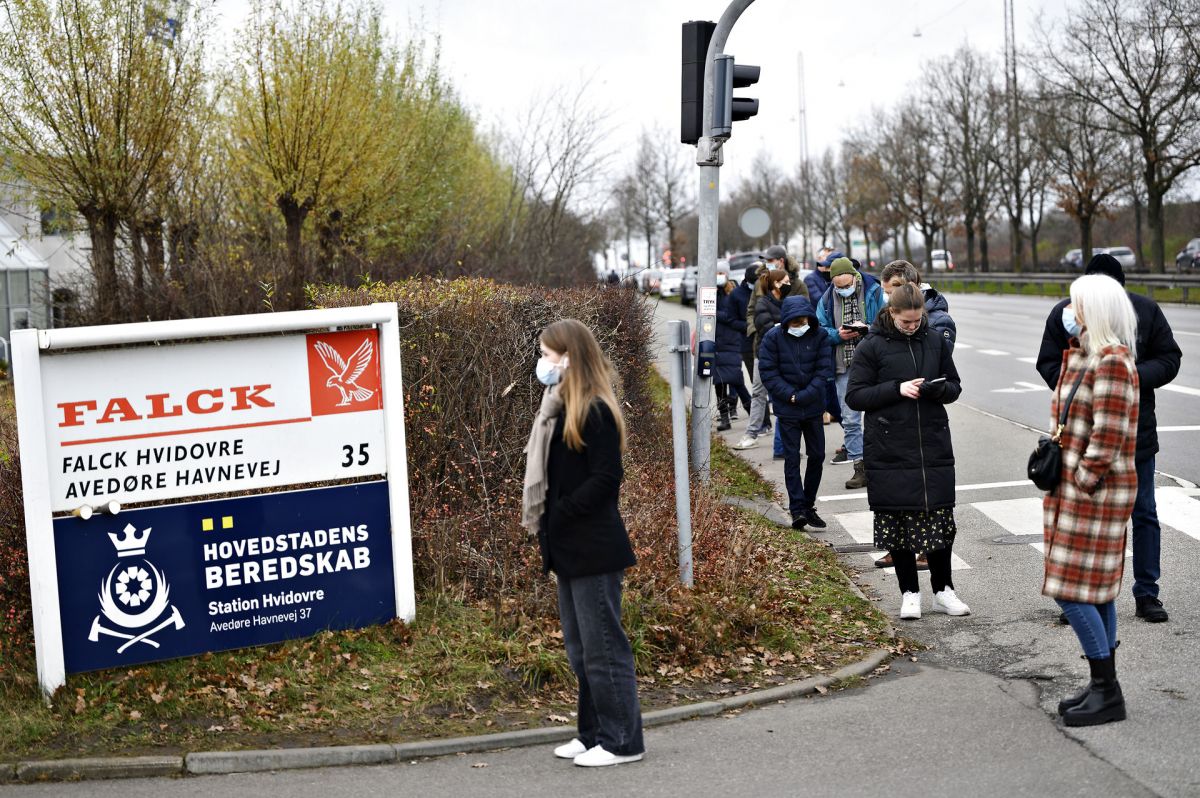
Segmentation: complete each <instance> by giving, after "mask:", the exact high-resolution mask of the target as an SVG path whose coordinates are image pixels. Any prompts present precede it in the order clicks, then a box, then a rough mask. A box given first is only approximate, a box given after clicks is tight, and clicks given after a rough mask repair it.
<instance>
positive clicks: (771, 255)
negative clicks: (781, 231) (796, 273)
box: [763, 244, 787, 260]
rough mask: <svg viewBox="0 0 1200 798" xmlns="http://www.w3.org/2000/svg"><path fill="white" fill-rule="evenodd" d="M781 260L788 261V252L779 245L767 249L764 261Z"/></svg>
mask: <svg viewBox="0 0 1200 798" xmlns="http://www.w3.org/2000/svg"><path fill="white" fill-rule="evenodd" d="M779 258H783V259H784V260H786V259H787V250H786V249H784V248H783V247H781V246H780V245H779V244H772V245H771V246H769V247H767V251H766V254H764V255H763V260H777V259H779Z"/></svg>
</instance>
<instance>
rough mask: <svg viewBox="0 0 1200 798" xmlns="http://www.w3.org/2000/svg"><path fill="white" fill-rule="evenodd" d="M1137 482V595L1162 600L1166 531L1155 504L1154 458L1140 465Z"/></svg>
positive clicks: (1134, 534) (1135, 577) (1134, 538)
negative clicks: (1161, 560)
mask: <svg viewBox="0 0 1200 798" xmlns="http://www.w3.org/2000/svg"><path fill="white" fill-rule="evenodd" d="M1137 481H1138V486H1137V498H1136V499H1134V501H1133V536H1132V537H1133V541H1132V542H1133V595H1134V596H1135V597H1139V596H1153V597H1154V598H1158V577H1159V549H1160V547H1161V539H1162V529H1161V527H1159V525H1158V505H1157V504H1156V503H1155V501H1154V458H1153V457H1150V458H1147V459H1146V460H1145V461H1143V462H1140V463H1138V464H1137Z"/></svg>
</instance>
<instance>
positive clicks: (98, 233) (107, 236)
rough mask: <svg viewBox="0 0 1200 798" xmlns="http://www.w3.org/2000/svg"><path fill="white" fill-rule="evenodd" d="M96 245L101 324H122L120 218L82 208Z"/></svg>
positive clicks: (94, 262) (94, 272)
mask: <svg viewBox="0 0 1200 798" xmlns="http://www.w3.org/2000/svg"><path fill="white" fill-rule="evenodd" d="M80 215H82V216H83V218H84V221H85V222H86V224H87V229H88V237H89V238H90V239H91V241H92V277H93V279H95V281H96V309H97V311H98V316H99V319H98V320H99V321H102V322H113V321H118V318H117V312H118V309H119V307H118V305H119V301H120V291H121V281H120V278H119V277H118V275H117V215H116V214H115V213H113V212H112V211H106V210H100V209H97V208H81V209H80Z"/></svg>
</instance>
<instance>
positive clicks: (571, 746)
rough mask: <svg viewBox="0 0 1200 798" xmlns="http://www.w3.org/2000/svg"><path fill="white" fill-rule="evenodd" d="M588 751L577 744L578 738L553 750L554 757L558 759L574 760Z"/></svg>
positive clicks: (585, 747)
mask: <svg viewBox="0 0 1200 798" xmlns="http://www.w3.org/2000/svg"><path fill="white" fill-rule="evenodd" d="M586 750H588V749H587V746H586V745H584V744H583V743H581V742H579V738H578V737H577V738H575V739H574V740H572V741H571V742H569V743H564V744H563V745H560V746H559V747H558V748H555V749H554V755H555V756H556V757H558V758H559V759H574V758H575V757H577V756H579V755H580V754H582V753H583V752H584V751H586Z"/></svg>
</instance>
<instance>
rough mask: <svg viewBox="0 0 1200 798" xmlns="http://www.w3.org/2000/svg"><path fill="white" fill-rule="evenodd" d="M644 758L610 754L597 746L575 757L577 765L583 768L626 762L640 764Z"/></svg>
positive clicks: (634, 755) (637, 755) (633, 755)
mask: <svg viewBox="0 0 1200 798" xmlns="http://www.w3.org/2000/svg"><path fill="white" fill-rule="evenodd" d="M642 756H643V754H632V755H630V756H618V755H617V754H610V753H609V752H608V751H605V750H604V747H603V746H599V745H597V746H596V747H595V748H589V749H588V750H586V751H584V752H583V753H582V754H580V755H579V756H577V757H575V764H576V765H579V767H581V768H602V767H608V766H609V765H623V764H625V763H626V762H640V761H641V759H642Z"/></svg>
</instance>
